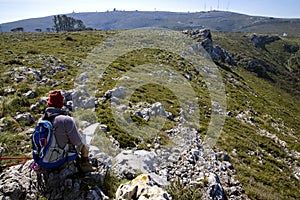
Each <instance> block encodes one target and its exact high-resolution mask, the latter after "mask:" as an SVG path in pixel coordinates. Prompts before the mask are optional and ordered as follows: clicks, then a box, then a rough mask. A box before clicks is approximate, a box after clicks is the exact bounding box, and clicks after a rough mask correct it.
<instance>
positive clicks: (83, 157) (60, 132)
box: [42, 90, 94, 173]
mask: <svg viewBox="0 0 300 200" xmlns="http://www.w3.org/2000/svg"><path fill="white" fill-rule="evenodd" d="M63 102H64V96H63V95H62V94H61V91H60V90H55V91H53V92H51V93H50V94H49V98H48V101H47V108H46V110H45V114H44V116H43V118H42V119H43V120H49V121H50V122H51V123H52V126H53V132H54V135H55V137H56V142H57V144H58V146H59V147H60V148H64V147H65V145H67V144H69V145H70V146H73V147H74V148H75V149H76V150H77V153H78V156H79V158H77V162H78V163H79V165H78V167H79V171H81V172H83V173H86V172H92V171H94V169H93V167H92V166H91V164H90V163H89V159H88V154H89V150H88V148H87V146H86V145H85V144H84V143H83V142H82V138H81V136H80V133H79V131H78V129H77V127H76V124H75V121H74V119H73V118H72V117H70V116H69V114H68V112H67V111H65V110H63V109H62V108H63V105H64V103H63Z"/></svg>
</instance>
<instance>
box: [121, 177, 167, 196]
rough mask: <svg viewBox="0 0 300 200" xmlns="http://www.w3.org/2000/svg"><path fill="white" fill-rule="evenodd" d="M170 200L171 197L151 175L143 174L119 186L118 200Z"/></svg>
mask: <svg viewBox="0 0 300 200" xmlns="http://www.w3.org/2000/svg"><path fill="white" fill-rule="evenodd" d="M125 199H126V200H127V199H128V200H129V199H137V200H146V199H147V200H168V199H172V198H171V196H170V195H169V194H168V193H167V192H166V191H165V190H164V189H163V188H161V187H160V186H159V185H157V183H156V182H155V181H154V178H152V176H151V175H150V174H142V175H139V176H138V177H136V178H135V179H133V180H132V181H129V182H127V183H125V184H122V185H120V186H119V188H118V190H117V192H116V200H125Z"/></svg>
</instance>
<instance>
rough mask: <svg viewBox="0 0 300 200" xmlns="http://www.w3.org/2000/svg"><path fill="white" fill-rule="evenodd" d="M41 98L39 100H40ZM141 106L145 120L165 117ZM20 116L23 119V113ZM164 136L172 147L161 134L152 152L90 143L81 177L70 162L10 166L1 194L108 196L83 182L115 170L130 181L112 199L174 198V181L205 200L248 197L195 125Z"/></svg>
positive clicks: (159, 109)
mask: <svg viewBox="0 0 300 200" xmlns="http://www.w3.org/2000/svg"><path fill="white" fill-rule="evenodd" d="M76 93H77V92H76V91H73V90H72V91H64V95H65V99H66V102H65V106H67V105H69V104H70V102H69V101H72V100H71V99H72V98H71V97H72V96H74V95H75V96H76ZM106 96H107V95H106ZM104 98H105V97H104ZM44 99H45V98H42V99H41V102H37V103H38V104H41V103H42V102H44ZM97 100H98V101H101V100H103V98H102V99H96V101H97ZM85 102H86V101H85ZM81 103H82V102H81ZM86 104H88V102H86ZM141 104H143V105H144V107H143V109H142V110H141V109H140V108H139V107H136V108H135V109H136V110H132V108H131V112H134V113H136V114H139V115H141V116H143V119H144V120H149V118H151V117H153V116H154V115H163V116H168V114H166V113H167V112H166V111H164V109H163V106H161V104H160V103H159V102H157V103H155V104H152V105H151V104H148V103H146V102H141ZM85 107H88V106H85ZM169 115H170V114H169ZM168 118H169V119H172V118H171V117H170V116H168ZM23 119H24V120H27V117H23ZM98 126H99V127H102V128H103V127H105V125H99V124H98V123H97V124H88V125H87V127H86V128H85V129H84V130H83V133H84V134H85V135H86V136H91V135H93V134H94V132H93V131H95V130H96V127H98ZM91 131H92V132H91ZM30 133H31V132H30V130H29V131H27V134H28V135H30ZM166 134H168V135H169V136H170V138H171V139H172V140H173V141H175V144H174V145H172V146H171V147H164V146H163V145H161V144H160V138H155V141H154V143H155V145H154V147H153V148H149V149H150V150H136V149H120V148H119V147H118V146H117V145H116V146H115V148H117V150H116V152H119V153H118V154H116V155H115V156H113V155H108V154H106V153H104V152H101V151H100V149H99V148H98V147H96V146H90V160H91V162H92V163H93V166H95V167H96V168H97V171H96V172H92V173H89V174H85V175H79V174H78V170H77V168H76V166H75V165H74V164H70V165H68V166H67V167H65V168H63V169H59V170H54V171H51V172H45V171H43V170H41V169H39V170H35V167H34V166H32V161H31V160H30V161H28V162H26V164H23V165H17V166H13V167H11V168H9V169H7V170H6V171H4V172H3V173H2V174H1V175H0V177H1V183H0V196H1V198H2V199H35V198H36V197H37V196H44V197H46V198H48V199H108V197H107V196H106V195H105V194H104V193H103V192H102V191H101V187H98V186H95V187H93V188H89V187H87V186H86V185H87V182H96V183H98V185H103V181H104V177H105V175H106V174H107V173H113V174H115V175H116V176H117V177H119V178H126V179H128V180H132V181H131V182H129V183H125V184H122V185H120V186H119V189H118V190H117V193H116V197H115V198H116V199H172V197H171V196H170V194H168V193H167V192H166V189H165V188H166V187H168V186H169V185H170V184H172V183H175V182H176V183H179V184H180V185H183V186H184V187H191V188H197V187H198V188H202V190H203V196H202V198H203V199H226V198H229V199H247V197H246V195H245V194H244V190H243V187H242V185H241V184H240V182H239V181H238V180H237V179H236V176H235V175H236V172H235V170H234V167H233V165H232V164H231V163H230V157H229V156H228V155H227V154H226V153H225V152H221V151H219V150H217V149H215V150H213V149H211V148H210V147H209V145H207V144H205V143H203V142H202V140H201V139H200V138H199V135H198V133H197V131H196V130H195V129H193V128H190V127H186V126H185V125H184V124H183V123H179V124H178V126H177V127H174V128H173V129H170V130H167V131H166Z"/></svg>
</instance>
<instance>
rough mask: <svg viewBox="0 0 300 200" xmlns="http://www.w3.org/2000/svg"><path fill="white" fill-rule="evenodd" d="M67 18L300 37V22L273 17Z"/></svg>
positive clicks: (35, 22)
mask: <svg viewBox="0 0 300 200" xmlns="http://www.w3.org/2000/svg"><path fill="white" fill-rule="evenodd" d="M66 15H67V16H71V17H74V18H76V19H81V20H82V21H83V22H84V23H85V25H86V26H87V27H91V28H93V29H102V30H116V29H118V30H119V29H134V28H142V27H161V28H168V29H173V30H182V29H191V28H199V27H208V28H210V29H211V30H216V31H225V32H256V33H272V34H280V35H282V34H283V33H287V34H288V35H291V36H300V19H281V18H273V17H259V16H248V15H244V14H238V13H233V12H225V11H210V12H196V13H178V12H158V11H157V12H150V11H149V12H147V11H111V12H87V13H71V14H66ZM52 19H53V16H48V17H42V18H34V19H26V20H20V21H16V22H10V23H4V24H0V26H1V28H0V31H2V32H9V31H10V30H11V29H13V28H16V27H23V28H24V31H26V32H32V31H35V29H42V31H44V32H46V30H47V28H52V27H53V21H52Z"/></svg>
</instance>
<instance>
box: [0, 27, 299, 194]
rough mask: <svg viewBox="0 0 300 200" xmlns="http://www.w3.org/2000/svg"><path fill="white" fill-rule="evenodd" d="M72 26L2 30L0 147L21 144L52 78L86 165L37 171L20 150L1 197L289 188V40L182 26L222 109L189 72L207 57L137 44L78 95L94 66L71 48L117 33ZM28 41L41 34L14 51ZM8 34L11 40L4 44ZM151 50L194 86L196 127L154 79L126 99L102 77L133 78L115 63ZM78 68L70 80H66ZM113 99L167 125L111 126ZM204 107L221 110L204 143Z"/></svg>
mask: <svg viewBox="0 0 300 200" xmlns="http://www.w3.org/2000/svg"><path fill="white" fill-rule="evenodd" d="M82 34H83V35H80V34H79V33H73V34H65V33H64V34H53V35H52V34H49V35H47V34H45V35H42V34H40V35H39V34H36V35H33V36H31V35H26V34H24V38H23V37H22V36H23V35H21V34H20V35H18V34H8V35H4V36H5V37H6V40H7V44H6V47H5V48H4V46H3V48H1V51H2V52H1V53H2V54H1V66H2V67H1V80H2V81H1V91H0V92H1V106H2V107H0V108H1V109H0V111H1V112H0V116H1V120H0V130H1V143H0V144H1V146H0V147H1V148H0V150H1V151H0V152H1V156H13V155H15V154H14V153H17V154H16V155H20V154H23V155H24V154H28V153H30V150H31V148H30V135H31V133H32V127H33V126H34V123H35V122H36V120H37V119H38V118H39V117H40V116H41V113H42V112H43V109H44V108H45V104H46V99H47V97H46V96H47V93H48V92H49V90H51V89H53V88H63V89H64V92H63V93H64V96H65V102H64V103H65V107H66V109H69V110H72V114H73V115H74V118H75V119H76V121H77V123H78V127H80V128H82V129H83V132H84V134H85V140H86V141H87V142H91V146H90V161H91V163H92V164H93V165H94V166H95V167H96V168H97V171H96V172H93V173H91V174H84V175H83V174H78V173H77V170H76V168H75V166H74V165H70V166H68V167H67V168H65V169H61V170H57V171H53V172H50V173H42V172H41V171H35V170H34V169H32V167H30V164H31V161H28V162H27V163H26V164H23V165H17V166H14V167H11V168H6V170H5V171H3V173H1V175H0V177H1V178H0V179H1V181H0V182H1V183H0V195H1V197H3V198H4V199H35V198H36V197H37V196H38V197H40V198H43V197H45V198H48V199H70V198H73V199H107V198H116V199H147V198H148V199H151V198H152V199H171V198H172V199H182V198H186V199H276V198H277V199H297V198H298V197H299V195H300V194H299V191H298V188H299V177H300V174H299V173H300V172H299V169H300V167H299V157H300V154H299V152H300V149H299V145H298V142H297V141H299V127H300V125H299V123H298V121H299V112H298V111H299V101H297V95H296V94H298V92H299V86H298V84H297V80H298V79H297V76H298V75H297V74H298V73H299V65H298V63H299V60H298V58H299V51H298V50H299V47H298V48H297V46H298V45H299V41H298V40H297V39H294V38H283V37H278V36H269V35H262V36H261V35H253V34H249V35H247V34H224V35H222V33H211V32H210V31H209V30H208V29H203V30H193V31H184V33H183V34H185V35H189V36H190V37H192V38H193V39H194V40H195V41H197V44H198V45H201V46H202V47H203V48H204V49H205V50H206V52H207V53H208V54H209V56H210V57H211V58H212V59H213V61H214V62H215V63H217V64H218V69H219V70H220V73H221V75H222V79H223V80H224V83H225V86H226V97H227V102H228V105H227V108H226V112H225V111H224V110H223V109H222V107H220V105H219V103H218V102H210V97H209V95H208V94H207V87H208V86H205V84H204V83H203V80H202V77H201V75H199V74H200V71H205V72H210V71H212V68H211V66H210V65H207V66H204V67H203V68H195V67H193V66H191V64H190V63H185V62H184V61H183V60H182V59H180V58H177V57H176V56H174V55H173V54H170V53H169V52H168V53H165V52H163V51H149V50H148V49H147V50H145V51H142V52H141V53H140V54H138V53H139V52H130V53H128V54H126V55H125V56H123V57H121V58H118V59H117V61H115V62H113V63H112V65H111V68H112V69H110V70H107V71H106V73H104V74H103V76H101V77H96V78H97V79H98V80H101V81H100V83H99V85H97V86H96V88H98V90H97V91H96V94H95V95H93V96H92V95H89V94H90V91H88V89H87V87H84V86H83V85H81V83H83V82H87V83H89V82H90V80H91V79H90V77H89V75H90V74H91V73H89V72H94V71H93V70H95V66H93V65H92V64H90V63H88V64H89V65H88V66H87V67H86V68H84V70H83V71H80V69H78V68H82V67H83V66H86V65H87V63H85V62H83V61H82V60H83V57H84V55H83V54H82V52H85V51H87V52H89V51H90V48H89V46H88V45H94V44H95V43H94V41H98V42H99V43H101V44H102V41H103V40H105V38H106V37H109V36H112V35H113V36H115V35H117V34H118V33H116V32H108V33H107V34H108V35H106V33H103V32H99V33H95V32H89V33H82ZM31 37H33V39H32V38H31ZM89 37H91V38H92V39H90V38H89ZM49 38H50V39H49ZM67 38H68V39H67ZM47 39H49V41H48V40H47ZM44 40H45V41H46V42H45V41H44ZM33 41H34V42H36V43H38V44H40V43H39V42H42V45H40V46H38V48H32V46H29V47H28V48H29V49H27V50H25V47H24V46H25V45H26V44H27V43H29V44H30V45H32V43H33ZM50 41H51V42H50ZM9 44H14V45H12V46H13V47H11V46H9ZM19 44H22V45H23V46H18V45H19ZM45 44H49V45H50V47H51V51H50V52H51V53H53V54H54V55H52V54H49V52H48V49H47V48H45V46H44V45H45ZM1 45H4V44H1ZM51 45H53V46H51ZM84 45H86V46H84ZM104 46H105V48H111V47H113V46H114V43H112V41H111V40H107V41H105V42H104ZM119 47H120V48H121V46H119ZM69 49H71V50H72V51H69ZM149 52H150V53H149ZM278 52H280V54H279V53H278ZM134 53H137V55H135V54H134ZM149 54H151V55H150V56H149ZM153 55H154V56H153ZM205 55H207V54H205ZM148 57H149V58H148ZM152 58H153V59H155V60H156V61H158V62H159V63H162V64H165V63H166V62H167V63H169V64H170V65H174V66H176V67H178V69H179V70H178V71H180V73H182V75H183V77H185V79H186V81H188V83H190V84H192V85H193V86H194V87H195V88H197V90H196V91H197V95H196V96H197V98H198V99H199V104H200V106H199V107H200V115H201V126H200V127H199V126H193V125H190V124H187V123H185V122H186V121H188V120H189V119H188V118H189V116H192V114H193V113H195V107H193V106H192V105H190V106H188V107H187V108H188V109H187V110H182V109H177V107H180V106H178V103H176V100H174V99H175V98H176V97H174V95H173V96H172V94H171V92H170V91H168V90H162V89H160V88H157V87H155V86H153V85H149V88H148V90H146V89H145V88H139V90H138V91H139V92H140V93H138V92H137V93H135V94H133V95H132V99H131V103H130V104H126V103H125V101H124V100H125V94H126V92H128V89H129V88H128V87H118V86H115V85H114V84H112V83H113V81H116V80H120V79H121V78H123V79H126V80H133V78H131V77H130V76H129V75H128V76H123V77H122V76H119V75H118V73H117V72H119V71H121V72H124V71H126V69H127V70H128V68H129V67H132V66H135V64H136V63H138V64H140V63H141V61H140V60H142V59H148V60H150V61H151V59H152ZM129 69H130V68H129ZM73 70H76V71H75V72H74V71H73ZM166 72H168V71H159V73H156V72H154V71H150V72H148V74H150V75H151V76H153V77H157V76H159V75H161V74H164V73H166ZM77 73H79V75H78V76H77V78H76V80H78V81H75V82H76V83H75V85H74V80H75V78H74V77H75V75H77ZM174 77H176V75H174V74H172V73H171V75H170V76H169V77H168V79H174ZM286 77H288V78H287V79H285V78H286ZM168 79H167V80H168ZM293 83H294V84H293ZM68 84H70V85H71V86H70V85H68ZM37 86H38V87H37ZM71 88H72V89H71ZM152 90H153V91H154V92H153V91H152ZM147 93H150V94H151V95H148V96H150V97H145V96H144V95H143V94H147ZM156 95H157V96H159V97H160V98H157V97H156ZM210 104H211V105H210ZM113 108H115V110H114V111H115V112H116V113H119V115H120V116H121V115H122V116H124V117H125V118H126V117H127V116H130V117H129V118H130V119H132V120H133V121H134V123H135V124H139V125H140V127H142V126H143V125H146V124H149V123H151V120H152V119H155V118H156V117H158V118H159V117H161V118H163V119H165V124H166V125H165V126H163V127H162V128H161V130H162V131H161V132H159V133H158V134H152V133H150V132H148V133H147V132H146V133H145V135H142V136H139V137H133V136H135V135H134V133H131V132H130V133H129V134H128V132H125V133H124V131H122V130H120V129H119V128H118V126H116V125H115V123H116V122H114V118H113V117H114V116H112V115H111V109H113ZM81 109H82V110H81ZM77 111H78V112H77ZM214 115H220V116H223V117H224V118H225V119H226V121H225V122H224V127H223V131H222V137H220V138H219V140H218V143H217V145H216V146H215V147H214V148H211V147H210V146H209V145H208V144H207V143H206V142H204V141H206V140H205V133H206V131H207V126H208V125H207V124H208V122H209V119H210V118H212V116H214ZM16 133H17V134H16ZM147 135H148V137H146V136H147ZM11 138H12V139H11ZM12 140H13V141H12ZM9 145H12V146H9ZM13 145H14V146H13ZM126 145H127V146H126ZM33 168H34V167H33ZM120 179H121V180H123V181H121V182H122V184H121V182H120ZM282 180H284V181H282ZM128 181H129V182H128ZM124 182H127V183H124ZM110 189H111V190H110ZM157 195H159V196H157Z"/></svg>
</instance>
